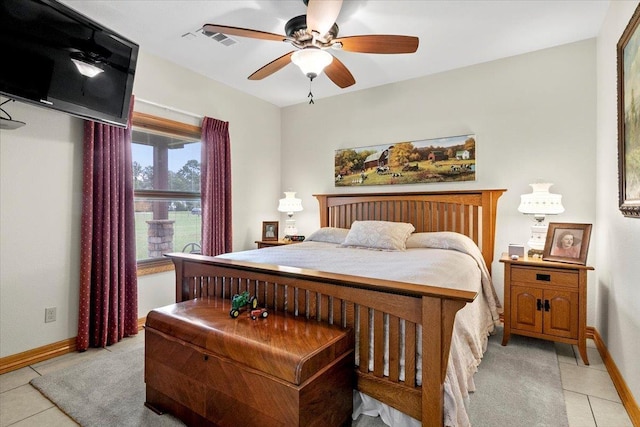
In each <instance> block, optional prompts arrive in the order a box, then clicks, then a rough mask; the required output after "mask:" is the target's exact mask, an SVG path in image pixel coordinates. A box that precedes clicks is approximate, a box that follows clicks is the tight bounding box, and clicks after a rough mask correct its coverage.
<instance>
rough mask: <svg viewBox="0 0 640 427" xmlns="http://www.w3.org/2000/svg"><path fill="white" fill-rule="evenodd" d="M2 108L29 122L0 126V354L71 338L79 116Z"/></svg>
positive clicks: (75, 286) (74, 322)
mask: <svg viewBox="0 0 640 427" xmlns="http://www.w3.org/2000/svg"><path fill="white" fill-rule="evenodd" d="M3 108H4V109H6V110H7V111H8V112H9V114H11V116H12V117H13V118H14V119H15V120H20V121H23V122H26V123H27V125H26V126H24V127H22V128H20V129H17V130H12V131H6V130H0V162H1V163H0V356H6V355H10V354H14V353H18V352H21V351H25V350H28V349H32V348H35V347H38V346H42V345H45V344H50V343H53V342H57V341H61V340H64V339H67V338H71V337H75V336H76V333H77V324H78V323H77V317H78V280H79V276H80V275H79V273H80V271H79V262H80V260H79V258H80V253H79V250H80V249H79V248H80V244H79V242H80V213H81V205H82V121H81V120H79V119H75V118H72V117H70V116H68V115H66V114H63V113H59V112H55V111H51V110H46V109H43V108H39V107H32V106H28V105H26V104H22V103H19V102H12V103H9V104H5V105H4V106H3ZM45 307H57V318H58V320H57V321H56V322H53V323H44V309H45Z"/></svg>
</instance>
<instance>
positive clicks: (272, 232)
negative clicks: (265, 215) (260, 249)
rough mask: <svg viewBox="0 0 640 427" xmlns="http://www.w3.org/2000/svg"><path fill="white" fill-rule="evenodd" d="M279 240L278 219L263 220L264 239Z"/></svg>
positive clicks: (267, 240)
mask: <svg viewBox="0 0 640 427" xmlns="http://www.w3.org/2000/svg"><path fill="white" fill-rule="evenodd" d="M275 240H278V221H262V241H266V242H269V241H275Z"/></svg>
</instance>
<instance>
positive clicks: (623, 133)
mask: <svg viewBox="0 0 640 427" xmlns="http://www.w3.org/2000/svg"><path fill="white" fill-rule="evenodd" d="M639 24H640V5H638V7H637V8H636V10H635V12H634V13H633V16H632V17H631V20H630V21H629V23H628V24H627V27H626V28H625V30H624V32H623V33H622V36H621V37H620V40H619V41H618V44H617V59H618V187H619V188H618V198H619V208H620V211H621V212H622V215H624V216H626V217H630V218H640V73H639V72H638V71H639V70H638V67H639V64H640V28H639Z"/></svg>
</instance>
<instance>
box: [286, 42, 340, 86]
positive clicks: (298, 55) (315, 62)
mask: <svg viewBox="0 0 640 427" xmlns="http://www.w3.org/2000/svg"><path fill="white" fill-rule="evenodd" d="M332 61H333V56H332V55H331V54H330V53H329V52H326V51H324V50H322V49H318V48H316V47H308V48H305V49H302V50H296V51H295V52H294V53H293V55H291V62H293V63H294V64H296V65H297V66H298V67H300V70H302V72H303V73H304V75H305V76H307V77H309V78H310V79H314V78H316V77H318V76H319V75H320V73H322V70H324V67H326V66H327V65H329V64H331V62H332Z"/></svg>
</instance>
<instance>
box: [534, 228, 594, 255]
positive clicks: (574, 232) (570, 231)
mask: <svg viewBox="0 0 640 427" xmlns="http://www.w3.org/2000/svg"><path fill="white" fill-rule="evenodd" d="M590 239H591V224H568V223H560V222H550V223H549V229H548V230H547V240H546V242H545V244H544V251H543V252H542V259H543V260H545V261H557V262H568V263H571V264H581V265H585V264H586V263H587V253H588V251H589V240H590Z"/></svg>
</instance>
